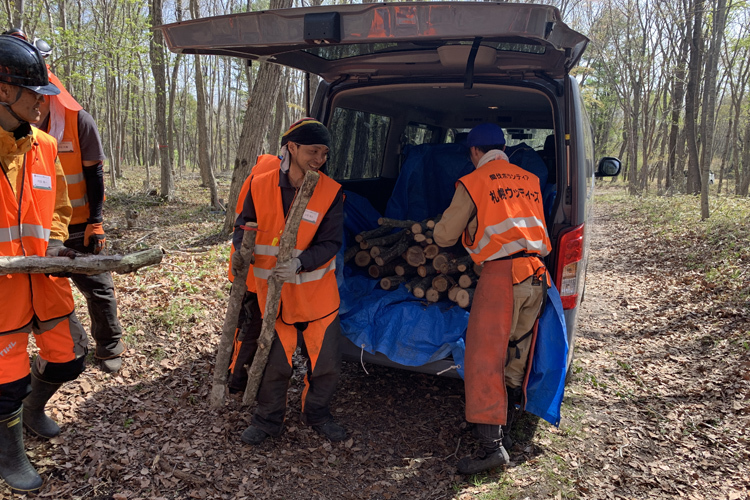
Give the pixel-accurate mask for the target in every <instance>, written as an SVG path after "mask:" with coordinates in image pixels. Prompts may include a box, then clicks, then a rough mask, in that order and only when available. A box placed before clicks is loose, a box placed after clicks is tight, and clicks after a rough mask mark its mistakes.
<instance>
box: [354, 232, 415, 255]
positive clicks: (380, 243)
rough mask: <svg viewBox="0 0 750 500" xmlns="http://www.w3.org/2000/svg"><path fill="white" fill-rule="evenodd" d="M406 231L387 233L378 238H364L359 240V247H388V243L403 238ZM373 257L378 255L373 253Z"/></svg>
mask: <svg viewBox="0 0 750 500" xmlns="http://www.w3.org/2000/svg"><path fill="white" fill-rule="evenodd" d="M404 233H405V232H404V231H403V230H401V231H399V232H397V233H393V234H386V235H385V236H380V237H378V238H370V239H367V240H362V241H360V242H359V248H361V249H362V250H367V249H368V248H372V247H387V246H388V245H392V244H394V243H396V242H397V241H398V240H400V239H401V237H402V236H404ZM370 255H371V256H372V257H377V255H372V253H370Z"/></svg>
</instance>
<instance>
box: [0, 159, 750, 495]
mask: <svg viewBox="0 0 750 500" xmlns="http://www.w3.org/2000/svg"><path fill="white" fill-rule="evenodd" d="M127 174H128V176H130V177H132V178H126V179H123V180H121V181H120V186H118V187H119V189H117V190H114V189H111V188H108V189H109V195H108V196H109V198H108V202H107V204H106V207H105V228H106V229H107V231H108V237H109V244H110V246H111V251H110V253H130V252H133V251H136V250H139V249H143V248H148V247H155V246H162V247H164V248H165V249H166V251H167V253H166V255H165V257H164V261H163V263H162V264H161V265H160V266H159V267H152V268H144V269H142V270H140V271H138V272H137V273H135V274H130V275H116V276H115V283H116V287H117V296H118V300H119V309H120V317H121V321H122V324H123V327H124V328H125V332H126V333H125V341H126V343H127V345H128V347H129V348H130V349H129V352H128V356H127V358H126V359H125V362H124V368H123V370H122V371H121V372H120V373H118V374H116V375H111V374H105V373H103V372H101V371H100V370H99V369H98V368H97V367H95V366H93V365H90V366H89V367H88V368H87V370H86V372H85V373H84V374H83V375H82V376H81V377H80V378H79V379H78V380H76V381H75V382H72V383H69V384H67V385H65V386H64V387H63V389H61V390H60V391H59V392H58V394H57V395H55V397H54V398H53V399H52V401H51V402H50V404H49V406H48V409H49V413H50V415H51V416H52V417H53V418H55V419H56V420H57V421H58V422H59V423H60V424H61V427H62V428H63V432H62V435H61V436H60V437H58V438H55V439H53V440H52V441H49V442H48V441H42V440H40V439H38V438H35V437H32V436H30V435H28V434H27V435H26V438H25V439H26V448H27V450H28V453H29V456H30V458H31V461H32V463H33V464H34V465H35V466H36V467H37V469H38V470H39V472H40V473H41V474H42V476H43V477H44V478H45V486H44V488H43V490H42V492H41V494H40V495H39V497H41V498H53V499H59V500H68V499H71V500H72V499H76V500H77V499H81V500H83V499H87V500H136V499H143V500H162V499H164V500H167V499H169V500H172V499H193V498H195V499H225V500H240V499H251V498H252V499H256V498H257V499H304V500H309V499H316V500H323V499H327V500H335V499H371V500H376V499H377V500H380V499H385V500H388V499H431V500H438V499H455V500H469V499H483V500H489V499H531V500H536V499H563V498H580V499H610V498H611V499H641V498H688V499H730V500H733V499H745V498H750V496H749V495H750V493H749V492H750V466H748V464H749V463H750V451H749V450H750V425H749V424H750V271H749V270H748V267H750V229H749V228H748V226H749V225H750V224H749V223H748V220H750V219H749V218H748V217H749V216H750V202H749V201H748V200H737V199H729V198H714V200H713V201H712V205H711V208H712V217H711V219H709V220H708V221H706V222H701V221H700V216H699V201H698V199H697V198H694V197H675V198H656V197H646V198H633V197H629V196H627V195H625V194H624V191H622V190H621V189H618V188H613V187H610V186H609V185H605V186H601V187H602V189H599V194H598V195H597V197H596V203H595V205H596V206H595V208H594V216H593V220H592V221H591V224H590V226H591V227H590V232H589V236H590V256H589V267H588V279H587V284H586V292H585V301H584V303H583V306H582V311H581V316H580V321H579V325H578V340H577V344H576V346H575V352H576V359H575V362H574V364H573V368H572V373H571V378H570V383H569V385H568V387H567V390H566V397H565V402H564V405H563V409H562V422H561V425H560V427H559V428H554V427H552V426H550V425H549V424H547V423H546V422H544V421H540V420H539V419H536V418H535V417H532V416H530V415H525V416H524V417H523V420H522V421H521V425H520V426H518V428H517V429H516V430H515V431H514V438H515V440H516V444H515V445H514V447H513V448H512V449H511V450H509V451H510V456H511V464H510V465H509V466H508V467H507V468H506V469H505V470H495V471H492V472H490V473H488V474H482V475H477V476H472V477H465V476H460V475H458V474H457V473H456V463H457V461H458V459H459V458H461V457H462V456H464V455H467V454H469V453H470V452H471V451H472V439H471V437H470V434H469V433H468V432H467V431H466V426H465V423H464V418H463V383H462V382H461V381H460V380H457V379H451V378H444V377H435V376H430V375H423V374H417V373H412V372H407V371H400V370H394V369H387V368H383V367H379V366H372V365H368V366H367V371H368V372H369V374H367V373H365V371H364V370H363V369H362V367H361V366H360V365H359V363H356V362H345V364H344V370H343V376H342V379H341V383H340V385H339V389H338V392H337V394H336V396H335V398H334V401H333V403H332V407H333V409H334V415H335V416H336V419H337V420H338V421H339V422H340V423H342V424H343V425H344V426H345V427H346V428H347V429H348V431H349V434H350V439H349V440H347V441H345V442H343V443H330V442H328V441H327V440H325V439H324V438H322V437H320V436H319V435H318V434H316V433H315V432H314V431H312V430H311V429H309V428H306V427H304V426H302V425H301V424H299V399H300V394H301V391H302V388H303V383H302V376H301V373H300V372H299V370H298V371H297V372H296V373H295V377H294V380H293V383H292V387H291V390H290V392H289V410H288V414H287V422H288V428H287V430H286V433H285V434H284V435H283V436H282V437H280V438H278V439H274V440H267V441H266V442H265V443H263V444H262V445H260V446H257V447H252V446H248V445H245V444H243V443H242V442H241V441H240V439H239V437H240V434H241V432H242V430H243V429H244V428H245V427H246V426H247V425H248V423H249V419H250V415H251V411H252V407H251V408H248V407H243V406H242V405H241V404H240V403H241V402H240V399H239V398H234V397H233V398H228V399H227V402H226V405H225V406H224V408H222V409H221V410H219V411H214V410H212V409H210V408H209V405H208V394H209V391H210V388H211V379H212V374H213V369H212V368H213V363H214V359H215V350H216V347H217V345H218V341H219V332H220V330H221V327H222V322H223V319H224V314H225V310H226V300H227V297H228V294H229V286H228V283H227V279H226V267H227V259H228V253H229V252H228V249H229V244H228V239H227V238H226V237H222V236H221V235H220V234H219V228H220V227H221V221H222V220H223V214H220V213H214V212H212V211H211V210H210V209H209V208H207V196H208V195H207V191H206V190H203V189H199V188H197V187H195V186H196V185H197V183H198V180H197V179H196V178H195V177H193V178H191V179H186V180H182V181H179V182H178V187H179V199H178V200H176V201H175V202H171V203H166V202H162V201H160V200H159V199H158V198H156V197H153V196H149V195H147V194H145V193H144V192H143V190H142V188H141V187H140V186H141V182H142V180H141V179H138V178H136V177H137V176H136V175H135V174H131V173H129V172H128V173H127ZM220 182H221V183H222V184H221V189H222V191H221V192H226V191H228V187H227V186H228V179H220ZM126 208H131V209H133V208H134V209H137V210H138V211H139V213H140V217H139V223H140V226H139V227H137V228H132V229H127V228H126V224H125V219H124V211H125V209H126ZM77 298H78V299H82V298H81V296H80V295H77ZM77 303H79V304H83V302H82V300H79V301H78V302H77ZM78 311H79V317H81V319H82V321H83V322H84V324H86V325H87V324H88V319H87V314H86V312H85V306H84V307H80V306H79V308H78ZM9 497H10V493H9V491H8V490H7V488H6V487H5V485H4V483H0V498H9Z"/></svg>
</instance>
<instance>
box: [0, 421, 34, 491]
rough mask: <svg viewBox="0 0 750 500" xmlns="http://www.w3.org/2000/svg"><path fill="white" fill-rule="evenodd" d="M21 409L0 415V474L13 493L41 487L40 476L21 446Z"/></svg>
mask: <svg viewBox="0 0 750 500" xmlns="http://www.w3.org/2000/svg"><path fill="white" fill-rule="evenodd" d="M21 410H22V409H21V408H19V409H18V410H16V411H14V412H13V413H9V414H6V415H0V476H2V478H3V479H4V480H5V482H6V483H7V484H8V486H9V487H10V489H11V490H12V491H13V493H17V494H20V495H23V494H24V493H36V492H38V491H39V490H40V489H41V487H42V483H43V481H42V478H41V477H39V474H37V472H36V469H34V466H33V465H31V463H30V462H29V457H27V456H26V450H24V447H23V428H22V427H23V412H22V411H21Z"/></svg>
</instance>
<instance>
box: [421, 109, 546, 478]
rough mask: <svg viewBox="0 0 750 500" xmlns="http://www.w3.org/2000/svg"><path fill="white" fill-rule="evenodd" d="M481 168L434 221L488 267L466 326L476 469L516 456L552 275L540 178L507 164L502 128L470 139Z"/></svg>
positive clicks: (484, 129)
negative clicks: (519, 411) (517, 428)
mask: <svg viewBox="0 0 750 500" xmlns="http://www.w3.org/2000/svg"><path fill="white" fill-rule="evenodd" d="M466 145H467V146H468V147H469V154H470V157H471V161H472V163H473V164H474V166H475V167H476V170H475V171H474V172H472V173H470V174H468V175H466V176H464V177H462V178H460V179H459V180H458V182H457V183H456V192H455V194H454V196H453V200H452V201H451V204H450V206H449V207H448V209H447V210H446V211H445V212H444V213H443V217H442V218H441V219H440V221H439V222H438V223H437V224H436V225H435V230H434V238H435V242H436V243H437V244H438V245H440V246H442V247H448V246H451V245H453V244H455V243H456V242H457V241H458V239H459V238H462V242H463V245H464V247H465V248H466V250H467V252H468V253H469V255H470V256H471V258H472V259H473V261H474V262H475V263H477V264H484V267H483V269H482V273H481V276H480V277H479V281H478V284H477V288H476V291H475V293H474V297H473V304H472V307H471V312H470V315H469V325H468V329H467V331H466V357H465V366H464V383H465V388H466V420H467V421H468V422H470V423H473V424H475V426H474V428H473V435H474V437H476V438H477V440H478V441H479V445H480V446H479V449H478V451H477V452H476V453H475V454H474V456H471V457H466V458H463V459H461V460H460V461H459V462H458V471H459V472H460V473H462V474H476V473H478V472H482V471H485V470H488V469H491V468H494V467H498V466H500V465H505V464H507V463H508V461H509V456H508V453H507V450H506V449H505V447H504V446H503V443H505V444H506V445H508V446H509V442H508V440H507V439H505V440H504V439H503V435H504V433H505V434H507V433H508V432H509V431H510V425H511V423H512V418H513V416H514V415H515V407H516V405H521V407H522V404H523V388H522V386H523V382H524V379H525V371H526V366H527V360H528V356H529V351H530V349H531V341H532V332H533V328H534V323H535V322H536V319H537V317H538V315H539V313H540V310H541V307H542V304H543V303H544V300H545V298H546V291H547V287H548V286H549V277H548V275H547V271H546V268H545V265H544V261H543V260H542V257H544V256H546V255H547V254H548V253H549V252H550V240H549V236H548V235H547V229H546V225H545V221H544V209H543V207H542V193H541V192H540V188H539V179H538V178H537V177H536V176H535V175H534V174H532V173H530V172H527V171H525V170H523V169H521V168H520V167H518V166H516V165H512V164H511V163H509V162H508V158H507V156H506V155H505V153H503V149H504V148H505V136H504V134H503V131H502V129H501V128H500V127H499V126H497V125H495V124H490V123H484V124H481V125H477V126H476V127H474V128H473V129H472V130H471V132H470V133H469V136H468V137H467V139H466Z"/></svg>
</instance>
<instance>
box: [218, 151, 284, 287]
mask: <svg viewBox="0 0 750 500" xmlns="http://www.w3.org/2000/svg"><path fill="white" fill-rule="evenodd" d="M280 166H281V158H279V157H278V156H274V155H260V156H259V157H258V160H257V161H256V162H255V165H254V166H253V168H252V169H251V170H250V175H248V176H247V179H245V182H244V183H243V184H242V188H241V189H240V196H239V197H238V198H237V206H236V207H235V208H234V220H237V217H239V216H240V214H241V213H242V207H243V205H244V204H245V198H246V197H247V193H248V191H250V182H251V181H252V180H253V177H254V176H256V175H260V174H262V173H265V172H270V171H271V170H274V169H278V168H280ZM236 250H237V249H236V248H234V240H233V241H232V246H231V248H230V249H229V270H228V274H229V281H230V282H232V283H233V282H234V274H232V255H234V252H235V251H236ZM247 291H248V292H253V293H255V278H253V265H252V264H250V267H249V269H248V270H247Z"/></svg>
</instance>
